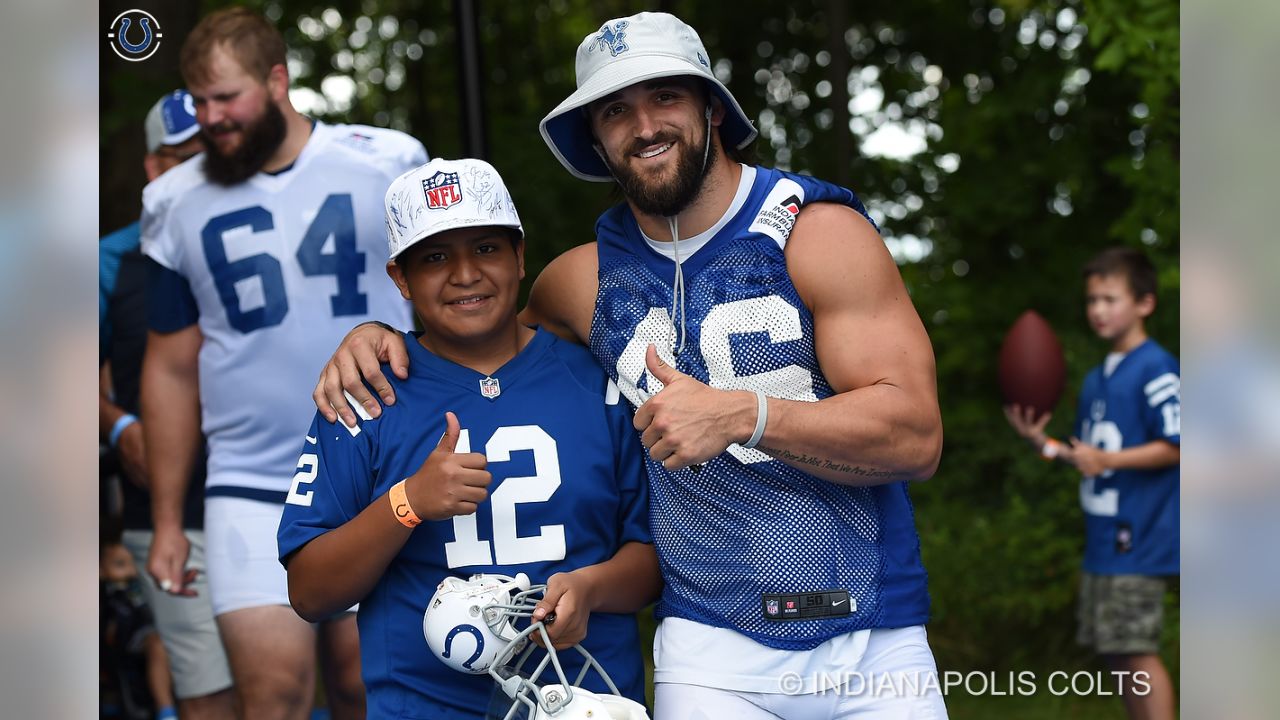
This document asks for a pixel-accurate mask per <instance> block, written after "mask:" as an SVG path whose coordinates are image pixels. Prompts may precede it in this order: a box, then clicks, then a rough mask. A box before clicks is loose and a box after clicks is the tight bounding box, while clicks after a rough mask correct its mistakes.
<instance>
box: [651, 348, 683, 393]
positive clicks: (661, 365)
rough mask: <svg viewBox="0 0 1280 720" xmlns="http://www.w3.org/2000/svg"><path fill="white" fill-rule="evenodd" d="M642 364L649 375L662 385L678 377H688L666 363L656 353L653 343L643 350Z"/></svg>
mask: <svg viewBox="0 0 1280 720" xmlns="http://www.w3.org/2000/svg"><path fill="white" fill-rule="evenodd" d="M644 366H645V367H646V368H648V369H649V375H651V376H652V377H653V378H654V379H656V380H657V381H658V382H660V383H662V384H663V385H670V384H671V383H673V382H675V381H676V380H678V379H680V378H685V377H689V376H688V375H685V374H684V373H682V372H680V371H679V370H677V369H675V368H673V367H671V366H670V365H668V364H667V363H666V361H665V360H663V359H662V356H660V355H658V349H657V348H656V347H654V346H653V345H650V346H649V348H648V349H647V350H645V353H644Z"/></svg>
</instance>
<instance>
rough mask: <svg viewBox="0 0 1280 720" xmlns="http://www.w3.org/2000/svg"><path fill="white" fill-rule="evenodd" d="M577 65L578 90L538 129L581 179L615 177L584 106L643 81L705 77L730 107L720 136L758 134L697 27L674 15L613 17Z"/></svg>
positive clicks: (733, 142)
mask: <svg viewBox="0 0 1280 720" xmlns="http://www.w3.org/2000/svg"><path fill="white" fill-rule="evenodd" d="M574 65H575V70H576V71H577V75H578V89H577V90H575V91H574V93H573V94H572V95H570V96H569V97H568V98H566V99H565V101H564V102H562V103H560V104H559V105H558V106H557V107H556V109H555V110H552V111H551V112H550V114H548V115H547V116H546V117H545V118H543V119H542V123H541V124H540V125H539V126H538V129H539V130H540V131H541V132H542V139H543V140H545V141H546V142H547V145H548V146H550V147H551V152H553V153H555V156H556V157H557V158H559V160H560V162H561V163H562V164H563V165H564V166H565V167H566V168H568V169H569V172H571V173H573V174H574V175H576V176H578V177H580V178H582V179H583V180H593V181H596V182H609V181H611V180H613V176H612V175H611V174H610V173H609V168H608V167H607V166H606V165H605V164H604V161H603V160H601V159H600V156H599V155H597V154H596V151H595V148H594V147H592V136H591V128H590V126H589V125H588V123H587V119H586V117H584V115H583V113H582V108H583V107H585V106H586V105H588V104H589V103H591V102H594V101H596V100H599V99H600V98H602V97H604V96H605V95H608V94H609V93H612V92H616V91H618V90H621V89H622V88H624V87H627V86H628V85H634V84H635V83H638V82H641V81H643V80H652V79H653V78H661V77H672V76H676V75H691V76H694V77H699V78H702V79H704V80H706V81H707V84H708V85H709V86H710V88H711V90H712V92H714V93H715V94H716V95H717V96H719V98H720V101H721V102H723V103H724V106H725V110H727V112H726V113H725V118H724V123H723V124H721V126H720V139H721V140H722V141H723V142H724V143H725V144H726V145H729V146H732V147H738V148H741V147H746V145H747V144H748V143H750V142H751V141H752V140H755V139H756V135H757V132H756V129H755V128H754V127H753V126H752V125H751V121H750V120H749V119H747V115H746V113H744V112H742V106H740V105H738V101H737V100H735V99H734V98H733V95H732V94H730V93H729V90H728V88H726V87H725V86H724V83H722V82H720V81H719V80H717V79H716V76H715V75H713V74H712V72H711V62H710V60H708V59H707V49H706V48H704V47H703V46H702V39H701V38H699V37H698V33H697V31H695V30H694V29H693V28H691V27H689V26H688V25H686V24H685V23H684V22H683V21H682V20H680V18H677V17H676V16H674V15H668V14H667V13H650V12H642V13H639V14H637V15H632V16H630V17H625V18H617V19H614V20H610V21H608V22H606V23H605V24H604V25H601V26H600V29H599V30H597V31H595V32H593V33H591V34H590V35H588V36H587V37H586V38H585V39H584V40H583V41H582V44H581V45H579V46H578V55H577V59H576V60H575V63H574Z"/></svg>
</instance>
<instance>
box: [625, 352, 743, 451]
mask: <svg viewBox="0 0 1280 720" xmlns="http://www.w3.org/2000/svg"><path fill="white" fill-rule="evenodd" d="M644 364H645V367H647V368H648V369H649V377H650V379H652V380H657V381H659V382H661V383H662V384H663V386H664V387H663V388H662V389H661V390H660V391H658V393H657V394H656V395H654V396H653V397H651V398H649V399H648V400H647V401H645V403H644V404H643V405H641V406H640V409H638V410H636V415H635V419H634V420H633V422H632V424H633V425H635V428H636V430H639V431H640V433H641V435H640V442H641V443H643V444H644V446H645V447H646V448H648V450H649V457H651V458H653V459H654V460H656V461H658V462H660V463H662V465H663V467H665V468H666V469H668V470H679V469H680V468H685V467H689V466H690V465H697V464H701V463H704V462H706V461H707V460H710V459H711V458H713V457H715V456H717V455H719V454H720V453H722V452H724V451H725V449H726V448H728V447H729V445H731V444H733V443H735V442H746V441H747V439H748V438H750V437H751V432H752V430H754V429H755V416H756V397H755V394H754V393H750V392H747V391H744V390H732V391H731V390H716V389H714V388H711V387H708V386H707V385H706V384H704V383H702V382H700V381H699V380H698V379H697V378H693V377H690V376H688V375H685V374H684V373H682V372H680V371H679V370H676V369H675V368H674V367H672V366H671V365H669V364H667V363H666V362H664V361H663V359H662V358H661V357H659V356H658V351H657V349H656V348H655V347H654V346H653V345H650V346H649V348H648V350H647V351H646V352H645V356H644Z"/></svg>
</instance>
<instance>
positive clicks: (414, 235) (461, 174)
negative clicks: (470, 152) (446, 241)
mask: <svg viewBox="0 0 1280 720" xmlns="http://www.w3.org/2000/svg"><path fill="white" fill-rule="evenodd" d="M386 209H387V250H388V252H389V253H390V258H389V259H390V260H394V259H396V256H397V255H399V254H400V253H402V252H404V251H405V250H406V249H408V248H409V247H411V246H412V245H413V244H414V243H416V242H418V241H419V240H421V239H423V238H425V237H430V236H432V235H438V234H440V233H442V232H447V231H449V230H457V229H458V228H466V227H481V226H490V225H493V226H498V227H506V228H511V229H513V230H515V231H516V232H518V233H520V236H521V237H524V228H523V227H522V226H521V225H520V216H519V215H517V214H516V206H515V203H514V202H512V201H511V193H509V192H507V186H506V185H505V184H504V183H503V182H502V176H501V175H499V174H498V171H497V170H494V169H493V166H492V165H490V164H489V163H487V162H485V161H483V160H471V159H465V160H441V159H438V158H437V159H435V160H432V161H430V162H428V163H427V164H426V165H422V166H420V167H416V168H414V169H412V170H410V171H409V172H407V173H405V174H403V175H401V176H400V177H398V178H396V179H395V180H393V181H392V182H391V187H390V188H388V189H387V197H386Z"/></svg>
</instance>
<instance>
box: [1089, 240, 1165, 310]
mask: <svg viewBox="0 0 1280 720" xmlns="http://www.w3.org/2000/svg"><path fill="white" fill-rule="evenodd" d="M1083 275H1084V278H1085V279H1086V280H1087V279H1089V278H1091V277H1093V276H1094V275H1104V276H1105V275H1120V276H1122V277H1124V279H1125V280H1127V281H1128V283H1129V290H1131V291H1132V292H1133V297H1134V299H1135V300H1141V299H1142V298H1144V297H1146V296H1148V295H1150V296H1151V297H1152V298H1155V296H1156V286H1157V282H1156V266H1155V265H1152V264H1151V260H1150V259H1148V258H1147V256H1146V254H1145V253H1143V252H1142V251H1141V250H1138V249H1135V248H1131V247H1113V248H1107V249H1106V250H1103V251H1102V252H1100V253H1098V254H1097V255H1094V256H1093V259H1092V260H1090V261H1089V262H1087V263H1085V266H1084V272H1083Z"/></svg>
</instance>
